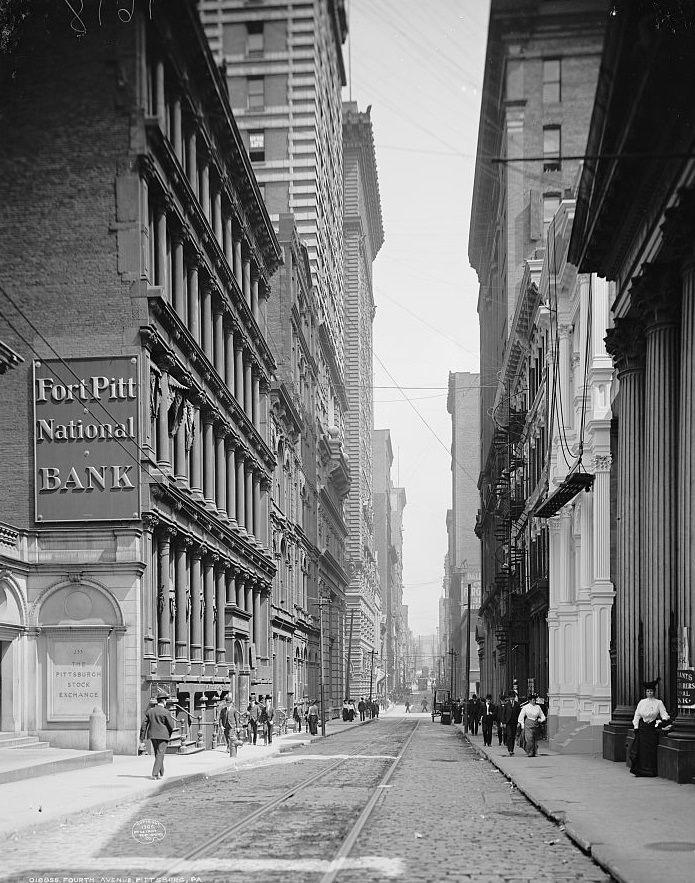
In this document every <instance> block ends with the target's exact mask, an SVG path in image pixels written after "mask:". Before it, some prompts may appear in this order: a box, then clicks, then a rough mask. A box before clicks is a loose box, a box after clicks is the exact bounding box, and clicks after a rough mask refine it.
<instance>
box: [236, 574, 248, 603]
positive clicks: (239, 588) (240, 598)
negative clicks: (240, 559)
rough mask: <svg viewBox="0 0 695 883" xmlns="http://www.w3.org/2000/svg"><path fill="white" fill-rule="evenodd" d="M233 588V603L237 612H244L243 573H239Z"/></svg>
mask: <svg viewBox="0 0 695 883" xmlns="http://www.w3.org/2000/svg"><path fill="white" fill-rule="evenodd" d="M234 588H235V592H236V597H235V603H236V606H237V607H238V608H239V610H246V604H245V598H244V573H243V571H239V573H237V574H236V577H235V580H234Z"/></svg>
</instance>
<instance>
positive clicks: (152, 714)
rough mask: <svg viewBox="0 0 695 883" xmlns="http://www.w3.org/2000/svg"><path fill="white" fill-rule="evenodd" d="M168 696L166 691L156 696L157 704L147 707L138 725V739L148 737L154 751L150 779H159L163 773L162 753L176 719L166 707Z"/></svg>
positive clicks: (163, 753)
mask: <svg viewBox="0 0 695 883" xmlns="http://www.w3.org/2000/svg"><path fill="white" fill-rule="evenodd" d="M168 698H169V697H168V696H167V694H166V693H160V694H159V696H157V704H156V705H153V706H152V707H151V708H148V709H147V711H146V712H145V717H144V719H143V722H142V726H141V727H140V741H141V742H144V741H145V740H146V739H149V740H150V742H151V743H152V751H153V752H154V766H153V767H152V775H151V776H150V778H152V779H161V778H162V776H163V775H164V755H165V754H166V750H167V745H168V744H169V739H170V738H171V734H172V733H173V732H174V730H175V729H176V721H175V720H174V718H173V717H172V716H171V712H170V711H169V709H168V708H167V707H166V701H167V699H168Z"/></svg>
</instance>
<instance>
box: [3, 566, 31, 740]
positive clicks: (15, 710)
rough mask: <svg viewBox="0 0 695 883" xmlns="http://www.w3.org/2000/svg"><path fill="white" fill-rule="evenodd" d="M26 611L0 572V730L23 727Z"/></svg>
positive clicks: (15, 590)
mask: <svg viewBox="0 0 695 883" xmlns="http://www.w3.org/2000/svg"><path fill="white" fill-rule="evenodd" d="M25 631H26V611H25V609H24V604H23V603H22V596H21V593H20V591H19V589H18V587H17V586H16V585H15V583H14V581H13V580H12V579H11V577H10V576H9V575H8V574H5V575H2V576H0V731H1V732H6V733H17V732H20V731H21V730H22V729H23V726H22V717H23V715H22V708H21V690H20V685H21V669H22V664H21V660H22V641H23V636H24V633H25Z"/></svg>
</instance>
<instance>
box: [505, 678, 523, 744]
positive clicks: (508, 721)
mask: <svg viewBox="0 0 695 883" xmlns="http://www.w3.org/2000/svg"><path fill="white" fill-rule="evenodd" d="M520 711H521V706H520V705H519V700H518V698H517V695H516V693H515V692H514V690H510V691H509V693H508V694H507V701H506V703H505V706H504V715H503V717H502V720H503V722H504V731H505V741H506V743H507V751H508V752H509V754H510V755H512V754H514V740H515V739H516V725H517V723H518V722H519V712H520Z"/></svg>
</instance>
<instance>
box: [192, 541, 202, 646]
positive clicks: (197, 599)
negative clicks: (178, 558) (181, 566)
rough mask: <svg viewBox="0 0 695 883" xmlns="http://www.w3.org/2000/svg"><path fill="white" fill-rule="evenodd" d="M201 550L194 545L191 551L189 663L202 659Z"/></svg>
mask: <svg viewBox="0 0 695 883" xmlns="http://www.w3.org/2000/svg"><path fill="white" fill-rule="evenodd" d="M202 558H203V549H202V547H201V546H198V545H194V546H193V548H192V549H191V620H190V626H191V662H202V659H203V627H202V626H203V613H202V610H203V580H202Z"/></svg>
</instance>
